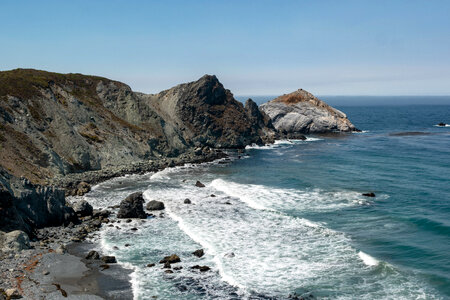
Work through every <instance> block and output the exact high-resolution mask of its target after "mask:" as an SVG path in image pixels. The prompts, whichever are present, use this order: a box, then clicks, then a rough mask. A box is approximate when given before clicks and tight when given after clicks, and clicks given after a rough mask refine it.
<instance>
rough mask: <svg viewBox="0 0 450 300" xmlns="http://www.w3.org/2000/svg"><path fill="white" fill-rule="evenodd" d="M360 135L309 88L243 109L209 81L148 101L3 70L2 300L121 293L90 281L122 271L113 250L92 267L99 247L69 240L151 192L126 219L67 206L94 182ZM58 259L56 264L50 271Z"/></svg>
mask: <svg viewBox="0 0 450 300" xmlns="http://www.w3.org/2000/svg"><path fill="white" fill-rule="evenodd" d="M355 130H357V129H356V128H355V127H354V126H353V125H352V124H351V123H350V121H349V120H348V119H347V118H346V116H345V114H343V113H342V112H340V111H338V110H335V109H334V108H332V107H330V106H328V105H326V104H325V103H324V102H322V101H320V100H318V99H317V98H315V97H314V96H312V95H311V94H309V93H307V92H305V91H303V90H299V91H297V92H294V93H292V94H289V95H284V96H281V97H279V98H277V99H275V100H272V101H270V102H269V103H267V104H264V105H262V106H261V107H260V108H259V107H258V106H257V105H256V103H255V102H253V101H252V100H251V99H249V100H247V102H246V103H245V105H243V104H242V103H240V102H238V101H237V100H235V99H234V97H233V94H232V93H231V92H230V91H229V90H227V89H225V88H224V87H223V85H222V84H221V83H220V82H219V80H218V79H217V78H216V77H215V76H211V75H205V76H203V77H202V78H200V79H199V80H197V81H194V82H190V83H185V84H180V85H178V86H175V87H173V88H171V89H168V90H165V91H162V92H160V93H158V94H143V93H138V92H134V91H132V90H131V88H130V87H129V86H127V85H126V84H124V83H121V82H117V81H113V80H110V79H106V78H102V77H96V76H87V75H82V74H58V73H50V72H45V71H39V70H32V69H16V70H12V71H5V72H0V257H1V259H2V262H1V265H0V267H1V268H0V272H1V273H2V276H1V278H0V299H2V297H5V298H6V297H7V298H10V299H13V298H14V297H20V296H26V297H37V299H39V298H43V299H45V298H46V297H50V296H55V295H58V296H59V295H61V296H62V297H65V296H64V294H67V293H68V292H69V294H71V293H74V294H83V293H84V294H89V295H90V296H89V297H91V298H86V299H101V297H103V298H105V297H106V298H108V299H112V298H114V297H113V296H111V295H110V294H108V293H105V291H104V289H108V287H105V286H103V291H102V287H101V282H103V281H102V280H94V281H95V282H96V283H95V284H94V286H92V285H89V284H88V283H89V282H91V281H92V276H94V277H95V276H97V277H96V278H97V279H98V276H100V275H99V274H100V273H101V271H105V270H106V269H108V270H109V269H111V270H113V269H114V270H115V269H117V268H119V267H110V266H109V265H110V264H111V263H114V262H113V259H109V258H108V257H107V255H106V256H105V257H106V258H105V261H103V263H101V262H99V261H97V260H95V263H93V261H92V260H90V258H85V254H86V253H85V252H87V251H88V250H92V247H93V246H92V245H91V246H89V245H88V244H86V243H81V244H80V245H81V246H76V247H74V246H73V245H72V246H71V244H73V243H74V242H75V243H80V242H83V241H84V240H85V239H86V238H87V237H88V236H89V235H92V234H94V233H95V231H96V230H98V229H99V228H101V227H102V226H114V225H112V224H113V223H114V222H118V223H119V222H120V221H117V220H116V219H117V218H116V216H117V217H123V216H125V217H126V218H134V217H135V214H133V213H131V214H129V213H125V212H124V211H125V210H126V209H128V208H130V207H132V208H133V207H135V206H136V205H137V206H139V207H141V206H142V205H143V204H144V203H143V199H141V198H142V196H139V195H134V196H132V197H131V196H130V198H129V199H128V200H127V201H128V202H124V204H123V207H122V212H124V213H123V215H122V213H121V212H118V211H117V209H118V208H104V210H100V211H98V210H97V211H96V210H93V209H92V207H90V205H89V203H87V202H86V203H84V202H78V203H70V202H69V201H68V200H67V199H66V196H81V195H83V194H85V193H87V192H89V191H90V187H91V185H92V184H95V183H98V182H101V181H104V180H107V179H110V178H113V177H117V176H123V175H125V174H134V173H146V172H156V171H158V170H161V169H164V168H166V167H174V166H178V165H183V164H186V163H202V162H209V161H213V160H215V159H218V158H225V157H226V156H227V154H226V153H225V151H224V150H225V149H243V148H245V146H247V145H250V144H259V145H263V144H266V143H272V142H274V140H275V139H279V138H299V139H304V136H303V134H304V133H323V132H334V131H344V132H348V131H355ZM200 184H201V183H200ZM136 199H137V200H136ZM187 200H189V199H187ZM185 203H188V202H185ZM148 205H150V204H148ZM160 206H161V204H160V203H152V204H151V205H150V206H148V207H147V208H148V209H149V210H157V209H156V208H155V207H160ZM149 207H150V208H149ZM162 207H163V206H162ZM158 209H160V208H158ZM111 213H112V214H113V216H114V217H113V219H111V217H110V215H111ZM147 216H148V215H147V214H146V213H144V211H143V210H142V209H141V208H140V210H139V212H136V217H137V218H144V220H143V221H145V218H146V217H147ZM114 218H116V219H114ZM127 222H128V221H127ZM106 224H108V225H106ZM67 249H69V250H70V249H76V250H70V251H69V252H71V253H67ZM80 249H81V250H80ZM58 255H59V256H58ZM74 255H75V256H74ZM97 255H99V254H97ZM98 258H99V259H100V258H101V257H100V256H99V257H98ZM49 261H58V262H59V265H58V266H59V267H58V268H56V269H55V268H54V269H52V270H51V271H49V269H50V266H47V267H44V266H45V265H46V264H47V265H48V262H49ZM71 265H74V266H77V267H76V270H75V271H74V272H73V273H74V274H75V275H73V276H72V275H70V274H69V275H68V274H66V273H67V272H69V273H70V270H66V273H64V272H63V271H62V270H65V269H67V268H69V269H70V266H71ZM201 268H204V266H203V267H201ZM41 269H42V270H41ZM204 269H205V268H204ZM36 270H39V271H36ZM80 270H83V271H80ZM86 270H90V271H89V272H87V271H86ZM201 270H202V269H200V271H201ZM36 272H42V274H44V273H46V274H44V275H45V276H47V275H48V273H47V272H52V273H56V275H55V276H49V277H48V276H47V277H45V276H44V277H42V276H38V275H37V273H36ZM86 272H87V273H86ZM99 272H100V273H99ZM107 272H109V271H107ZM117 273H118V274H119V273H120V274H124V272H122V271H120V270H118V271H117ZM125 273H126V272H125ZM57 274H59V275H57ZM61 274H62V275H61ZM86 274H88V275H86ZM89 274H90V275H89ZM92 274H96V275H92ZM58 276H59V277H58ZM64 276H65V277H64ZM71 276H72V277H71ZM89 276H91V277H89ZM111 276H112V275H111ZM49 278H50V279H49ZM68 278H69V279H68ZM70 278H71V279H70ZM86 278H90V279H86ZM122 279H123V278H122ZM74 281H75V282H84V283H83V284H74ZM122 281H123V280H122ZM125 281H126V280H125ZM122 283H123V282H122ZM122 283H121V284H122ZM121 284H119V286H122V289H123V290H124V291H125V293H127V292H128V295H126V296H124V293H123V292H118V294H119V295H120V296H118V299H127V298H129V296H130V295H129V293H130V291H129V290H130V289H131V287H130V286H126V285H121ZM109 288H111V289H112V287H109ZM11 289H13V290H11ZM83 291H84V292H83ZM38 295H39V296H38ZM96 297H97V298H96ZM121 297H122V298H121Z"/></svg>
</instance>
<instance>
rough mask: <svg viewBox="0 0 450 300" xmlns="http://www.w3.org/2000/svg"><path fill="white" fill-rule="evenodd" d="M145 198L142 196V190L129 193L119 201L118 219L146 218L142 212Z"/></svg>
mask: <svg viewBox="0 0 450 300" xmlns="http://www.w3.org/2000/svg"><path fill="white" fill-rule="evenodd" d="M144 202H145V200H144V197H143V196H142V192H137V193H133V194H131V195H129V196H128V197H127V198H125V200H123V201H122V202H120V208H119V212H118V213H117V217H118V218H120V219H126V218H139V219H145V218H147V214H146V213H145V212H144V206H143V204H144Z"/></svg>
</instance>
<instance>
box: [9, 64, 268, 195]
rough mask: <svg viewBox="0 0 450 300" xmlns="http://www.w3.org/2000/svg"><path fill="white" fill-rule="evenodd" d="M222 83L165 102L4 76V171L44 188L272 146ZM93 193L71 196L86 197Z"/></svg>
mask: <svg viewBox="0 0 450 300" xmlns="http://www.w3.org/2000/svg"><path fill="white" fill-rule="evenodd" d="M258 113H259V112H258V109H257V107H256V108H255V107H254V105H253V106H251V107H247V108H244V106H243V105H242V103H240V102H238V101H236V100H235V99H234V98H233V95H232V94H231V92H230V91H229V90H227V89H225V88H224V87H223V85H222V84H221V83H220V82H219V80H218V79H217V78H216V77H215V76H210V75H205V76H203V77H202V78H200V79H199V80H197V81H194V82H189V83H185V84H181V85H178V86H176V87H173V88H171V89H169V90H166V91H163V92H161V93H159V94H154V95H145V94H142V93H137V92H133V91H132V90H131V89H130V87H129V86H127V85H126V84H124V83H121V82H117V81H113V80H110V79H107V78H102V77H97V76H87V75H82V74H58V73H51V72H45V71H39V70H32V69H16V70H11V71H4V72H0V125H1V126H0V142H1V146H2V147H0V158H1V159H0V165H1V166H3V167H4V168H5V169H8V170H10V173H11V174H13V175H15V176H18V177H20V176H26V177H27V178H28V179H30V180H31V181H32V182H33V183H39V184H44V183H46V181H51V180H53V178H55V177H59V176H64V175H66V174H69V173H75V172H83V171H89V170H101V169H104V168H109V167H116V166H123V165H128V164H133V163H139V162H146V161H148V160H149V159H151V158H160V157H161V156H163V157H164V156H169V157H173V156H177V155H179V154H181V153H184V152H186V150H189V149H193V148H195V147H200V148H201V147H204V146H209V147H212V148H243V147H245V146H246V145H248V144H252V143H261V141H265V140H266V139H267V138H269V139H270V129H267V128H265V123H264V120H262V119H261V117H260V116H259V115H258ZM88 191H89V186H88V185H86V184H80V186H78V187H74V189H73V190H72V191H71V192H72V195H82V194H84V193H86V192H88Z"/></svg>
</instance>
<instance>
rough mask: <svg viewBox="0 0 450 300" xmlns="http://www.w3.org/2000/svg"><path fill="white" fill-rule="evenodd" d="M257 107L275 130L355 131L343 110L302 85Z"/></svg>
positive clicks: (301, 131)
mask: <svg viewBox="0 0 450 300" xmlns="http://www.w3.org/2000/svg"><path fill="white" fill-rule="evenodd" d="M260 109H261V110H262V111H263V112H265V113H266V114H267V115H268V116H269V117H270V118H271V120H272V124H273V125H274V126H275V128H276V129H277V130H279V131H280V132H284V133H287V134H294V133H326V132H351V131H358V129H357V128H356V127H355V126H354V125H353V124H352V123H351V122H350V121H349V120H348V119H347V116H346V115H345V114H344V113H343V112H341V111H339V110H337V109H335V108H333V107H331V106H329V105H328V104H326V103H325V102H323V101H321V100H319V99H318V98H316V97H314V95H313V94H311V93H309V92H307V91H305V90H303V89H299V90H297V91H295V92H293V93H290V94H285V95H282V96H280V97H278V98H275V99H273V100H271V101H269V102H267V103H265V104H262V105H261V106H260Z"/></svg>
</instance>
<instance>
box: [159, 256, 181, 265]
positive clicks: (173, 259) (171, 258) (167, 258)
mask: <svg viewBox="0 0 450 300" xmlns="http://www.w3.org/2000/svg"><path fill="white" fill-rule="evenodd" d="M166 262H168V263H169V264H174V263H178V262H181V259H180V257H179V256H178V255H176V254H172V255H170V256H165V257H164V258H163V259H162V260H161V261H160V262H159V263H160V264H165V263H166Z"/></svg>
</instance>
